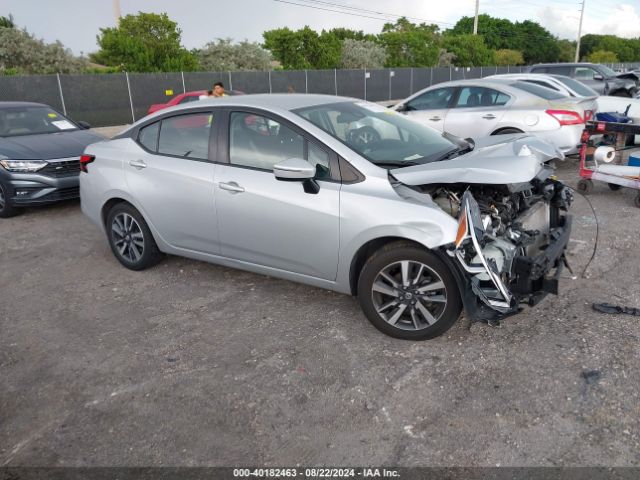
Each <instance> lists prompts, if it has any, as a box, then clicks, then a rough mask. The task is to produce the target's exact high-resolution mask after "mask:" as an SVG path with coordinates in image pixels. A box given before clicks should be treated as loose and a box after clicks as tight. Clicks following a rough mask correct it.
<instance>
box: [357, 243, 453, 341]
mask: <svg viewBox="0 0 640 480" xmlns="http://www.w3.org/2000/svg"><path fill="white" fill-rule="evenodd" d="M358 301H359V302H360V306H361V307H362V310H363V312H364V314H365V315H366V316H367V318H368V319H369V321H370V322H371V323H372V324H373V325H374V326H375V327H376V328H377V329H378V330H380V331H382V332H384V333H386V334H387V335H391V336H392V337H396V338H402V339H406V340H426V339H429V338H434V337H437V336H439V335H442V334H443V333H444V332H446V331H447V330H448V329H449V328H451V326H452V325H453V324H454V323H455V322H456V320H457V319H458V318H459V317H460V312H461V310H462V302H461V299H460V292H459V290H458V286H457V284H456V281H455V278H454V277H453V274H452V273H451V271H450V270H449V268H448V267H447V266H446V265H445V264H444V263H443V262H442V260H440V259H439V258H438V257H437V256H436V255H434V254H433V253H431V252H429V251H428V250H426V249H425V248H422V247H419V246H417V245H415V244H412V243H406V242H394V243H391V244H389V245H387V246H385V247H383V248H382V249H381V250H379V251H378V252H376V253H375V254H373V255H372V256H371V257H370V258H369V259H368V260H367V262H366V263H365V265H364V267H363V268H362V271H361V273H360V279H359V282H358Z"/></svg>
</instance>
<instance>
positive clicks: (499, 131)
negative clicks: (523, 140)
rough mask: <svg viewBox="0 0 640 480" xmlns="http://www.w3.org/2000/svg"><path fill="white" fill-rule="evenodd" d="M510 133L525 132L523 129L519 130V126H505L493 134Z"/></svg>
mask: <svg viewBox="0 0 640 480" xmlns="http://www.w3.org/2000/svg"><path fill="white" fill-rule="evenodd" d="M510 133H524V132H523V131H522V130H518V129H517V128H503V129H502V130H498V131H497V132H493V133H492V134H491V135H508V134H510Z"/></svg>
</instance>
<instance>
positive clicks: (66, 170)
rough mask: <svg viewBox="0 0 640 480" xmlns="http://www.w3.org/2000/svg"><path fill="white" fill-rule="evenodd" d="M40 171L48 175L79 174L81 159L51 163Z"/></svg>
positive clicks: (65, 175)
mask: <svg viewBox="0 0 640 480" xmlns="http://www.w3.org/2000/svg"><path fill="white" fill-rule="evenodd" d="M38 173H39V174H41V175H46V176H47V177H70V176H74V175H78V174H79V173H80V159H79V158H78V159H75V160H66V161H64V162H54V163H50V164H49V165H47V166H46V167H44V168H43V169H42V170H40V171H38Z"/></svg>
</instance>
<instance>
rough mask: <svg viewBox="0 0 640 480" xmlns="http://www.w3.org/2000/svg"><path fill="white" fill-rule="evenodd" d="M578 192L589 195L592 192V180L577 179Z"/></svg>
mask: <svg viewBox="0 0 640 480" xmlns="http://www.w3.org/2000/svg"><path fill="white" fill-rule="evenodd" d="M577 189H578V192H580V193H582V194H583V195H589V194H590V193H591V192H593V182H592V181H591V179H589V178H583V179H581V180H579V181H578V188H577Z"/></svg>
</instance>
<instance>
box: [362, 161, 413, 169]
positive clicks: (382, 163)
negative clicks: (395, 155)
mask: <svg viewBox="0 0 640 480" xmlns="http://www.w3.org/2000/svg"><path fill="white" fill-rule="evenodd" d="M371 163H373V164H374V165H377V166H378V167H393V168H399V167H414V166H416V165H420V164H419V163H418V162H411V161H404V160H400V161H393V160H381V161H379V162H374V161H371Z"/></svg>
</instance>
